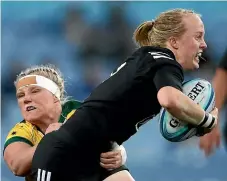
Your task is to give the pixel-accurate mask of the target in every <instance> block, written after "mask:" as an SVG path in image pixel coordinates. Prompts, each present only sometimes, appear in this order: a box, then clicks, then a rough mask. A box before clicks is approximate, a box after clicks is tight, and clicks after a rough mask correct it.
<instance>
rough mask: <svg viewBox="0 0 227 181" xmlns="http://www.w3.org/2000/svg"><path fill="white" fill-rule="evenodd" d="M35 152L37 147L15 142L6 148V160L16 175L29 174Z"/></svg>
mask: <svg viewBox="0 0 227 181" xmlns="http://www.w3.org/2000/svg"><path fill="white" fill-rule="evenodd" d="M35 150H36V146H30V145H29V144H27V143H24V142H14V143H11V144H10V145H8V146H7V147H6V149H5V151H4V160H5V162H6V163H7V165H8V167H9V169H10V170H11V171H12V172H13V174H14V175H16V176H26V175H27V174H29V172H30V169H31V164H32V158H33V155H34V153H35Z"/></svg>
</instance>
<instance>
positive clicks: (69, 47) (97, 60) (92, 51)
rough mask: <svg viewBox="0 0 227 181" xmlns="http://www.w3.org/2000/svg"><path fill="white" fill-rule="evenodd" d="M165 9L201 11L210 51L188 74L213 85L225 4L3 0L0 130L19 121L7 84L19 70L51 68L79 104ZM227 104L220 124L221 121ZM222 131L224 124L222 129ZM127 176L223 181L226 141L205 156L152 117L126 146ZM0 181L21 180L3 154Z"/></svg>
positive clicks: (224, 40)
mask: <svg viewBox="0 0 227 181" xmlns="http://www.w3.org/2000/svg"><path fill="white" fill-rule="evenodd" d="M171 8H190V9H193V10H195V11H197V12H199V13H201V14H202V19H203V21H204V24H205V28H206V35H205V38H206V41H207V44H208V49H207V51H206V52H205V55H204V57H206V59H207V61H206V62H204V61H202V62H201V68H200V69H199V70H197V71H194V72H187V73H186V79H190V78H193V77H200V78H205V79H207V80H211V79H212V76H213V74H214V71H215V68H216V66H217V65H218V63H219V61H220V60H221V58H222V57H223V55H224V52H225V49H226V48H227V11H226V9H227V2H179V1H178V2H130V1H126V2H1V13H2V14H1V19H2V21H1V22H2V29H1V33H2V34H1V40H2V42H1V43H2V46H1V51H2V57H1V59H2V61H1V63H2V65H1V77H2V79H1V84H2V86H1V87H2V89H1V91H2V96H1V100H2V106H1V113H2V115H1V116H2V119H1V120H2V122H1V124H2V130H1V133H2V135H1V146H2V148H3V144H4V141H5V138H6V135H7V133H8V131H9V130H10V129H11V128H12V127H13V126H14V125H15V124H16V123H17V122H19V121H21V120H22V117H21V114H20V112H19V109H18V106H17V102H16V97H15V88H14V84H13V81H14V79H15V77H16V75H17V74H18V73H19V72H20V71H21V70H22V69H24V68H27V67H28V66H31V65H34V64H45V63H52V64H55V65H56V66H57V67H59V68H60V69H61V71H62V72H63V74H64V76H65V79H66V90H67V93H68V95H70V96H73V97H74V98H75V99H78V100H83V99H85V98H86V97H87V96H88V95H89V93H90V92H91V91H92V89H94V87H95V86H96V85H97V84H99V83H101V82H102V81H103V80H105V79H106V78H107V77H108V76H109V74H110V73H111V71H112V70H113V68H115V67H116V66H117V65H119V64H120V63H121V62H122V61H123V60H124V59H125V58H126V57H127V56H128V55H130V54H131V53H132V52H133V51H134V50H135V48H136V47H135V45H134V44H133V41H132V33H133V31H134V29H135V28H136V27H137V26H138V25H139V24H140V23H141V22H143V21H146V20H151V19H153V18H155V16H157V15H158V14H159V13H160V12H162V11H165V10H167V9H171ZM226 112H227V111H226V107H225V108H224V109H223V110H222V112H221V120H222V121H221V122H222V123H224V122H225V121H227V116H226V115H227V113H226ZM222 127H223V126H222ZM125 147H126V149H127V152H128V162H127V166H128V167H129V169H130V171H131V174H132V175H133V176H134V178H135V180H139V181H153V180H155V181H176V180H180V181H226V180H227V172H226V168H227V152H226V148H225V146H224V144H222V145H221V148H220V149H219V150H217V152H216V153H215V154H214V155H212V156H211V157H209V158H205V156H204V155H203V153H202V152H201V151H200V150H199V148H198V140H197V139H196V138H194V139H190V140H188V141H186V142H183V143H170V142H168V141H166V140H165V139H164V138H163V137H162V136H161V134H160V133H159V127H158V120H157V118H156V119H154V120H153V121H151V122H150V123H148V124H146V125H144V126H143V127H142V128H141V129H140V131H139V133H138V134H137V135H136V136H134V137H133V138H132V139H130V140H129V141H128V142H127V143H125ZM1 161H2V162H1V168H2V172H1V173H2V174H1V176H2V181H17V180H18V181H20V180H24V179H23V178H19V177H15V176H14V175H13V174H12V173H11V172H10V171H9V170H8V168H7V166H6V165H5V163H4V161H3V158H2V157H1Z"/></svg>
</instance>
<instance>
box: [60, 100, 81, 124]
mask: <svg viewBox="0 0 227 181" xmlns="http://www.w3.org/2000/svg"><path fill="white" fill-rule="evenodd" d="M81 104H82V102H80V101H77V100H69V101H67V102H66V103H64V105H63V106H62V113H61V116H60V118H59V121H58V122H59V123H63V122H64V121H65V118H66V117H67V115H68V114H69V113H70V112H71V111H72V110H75V109H78V108H79V107H80V106H81Z"/></svg>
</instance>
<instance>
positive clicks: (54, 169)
mask: <svg viewBox="0 0 227 181" xmlns="http://www.w3.org/2000/svg"><path fill="white" fill-rule="evenodd" d="M83 136H84V135H80V136H79V135H78V136H77V137H76V138H73V140H72V137H71V135H69V134H68V132H67V131H66V130H65V129H64V128H63V129H59V131H54V132H52V133H49V134H47V135H46V136H45V137H44V138H43V139H42V140H41V142H40V143H39V145H38V147H37V149H36V151H35V154H34V157H33V161H32V174H31V176H32V178H33V180H34V181H68V180H70V181H101V180H104V179H105V178H107V177H108V176H110V175H112V174H114V173H116V172H119V171H121V170H128V169H127V168H126V167H125V166H122V167H120V168H118V169H116V170H112V171H107V170H106V169H104V168H102V167H101V166H100V154H101V152H102V150H100V145H99V141H96V140H97V138H96V137H95V136H94V137H91V140H86V141H88V143H83V141H85V140H83V139H82V138H83ZM96 144H98V145H96ZM89 145H90V146H89ZM102 148H103V147H102ZM42 178H44V179H42Z"/></svg>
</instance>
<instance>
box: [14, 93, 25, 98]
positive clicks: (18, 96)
mask: <svg viewBox="0 0 227 181" xmlns="http://www.w3.org/2000/svg"><path fill="white" fill-rule="evenodd" d="M16 96H17V99H19V98H22V97H23V96H24V94H22V93H20V94H17V95H16Z"/></svg>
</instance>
